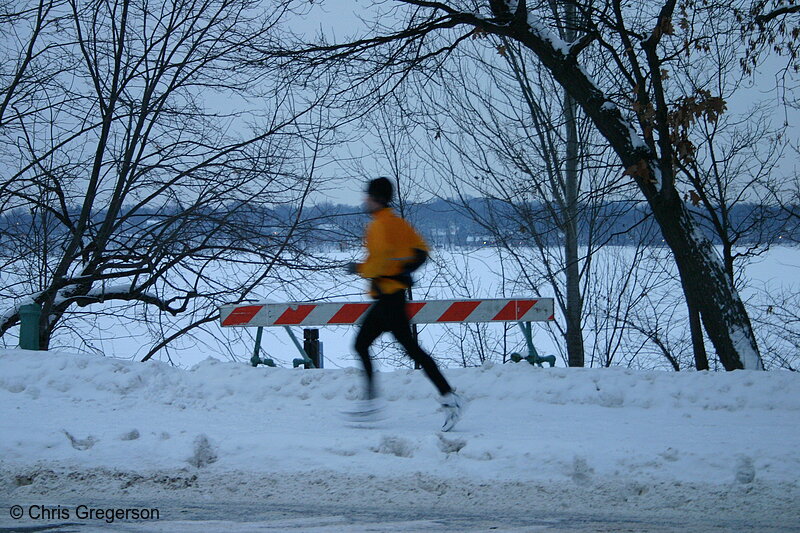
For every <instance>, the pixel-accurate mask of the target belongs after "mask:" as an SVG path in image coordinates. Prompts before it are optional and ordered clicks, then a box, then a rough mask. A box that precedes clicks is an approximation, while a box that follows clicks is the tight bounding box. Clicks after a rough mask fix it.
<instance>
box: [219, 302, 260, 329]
mask: <svg viewBox="0 0 800 533" xmlns="http://www.w3.org/2000/svg"><path fill="white" fill-rule="evenodd" d="M263 308H264V306H263V305H243V306H242V307H236V308H234V309H233V311H231V314H229V315H228V316H226V317H225V320H223V321H222V325H223V326H241V325H244V324H247V323H248V322H250V321H251V320H252V319H253V317H254V316H256V314H258V312H259V311H261V310H262V309H263Z"/></svg>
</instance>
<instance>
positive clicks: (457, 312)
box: [436, 301, 481, 322]
mask: <svg viewBox="0 0 800 533" xmlns="http://www.w3.org/2000/svg"><path fill="white" fill-rule="evenodd" d="M480 304H481V302H480V301H477V302H454V303H453V304H452V305H451V306H450V307H449V308H448V309H447V311H445V312H444V313H443V314H442V316H440V317H439V318H438V319H437V320H436V321H437V322H461V321H462V320H464V319H465V318H467V317H468V316H469V315H470V314H471V313H472V312H473V311H474V310H475V308H476V307H478V306H479V305H480Z"/></svg>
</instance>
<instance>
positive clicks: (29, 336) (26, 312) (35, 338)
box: [19, 303, 42, 350]
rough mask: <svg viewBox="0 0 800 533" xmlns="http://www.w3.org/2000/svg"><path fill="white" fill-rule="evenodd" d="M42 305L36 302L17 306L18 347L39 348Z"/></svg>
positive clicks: (24, 348) (26, 348)
mask: <svg viewBox="0 0 800 533" xmlns="http://www.w3.org/2000/svg"><path fill="white" fill-rule="evenodd" d="M41 317H42V307H41V306H40V305H39V304H37V303H32V304H25V305H22V306H20V308H19V323H20V326H19V347H20V348H22V349H23V350H38V349H39V321H40V319H41Z"/></svg>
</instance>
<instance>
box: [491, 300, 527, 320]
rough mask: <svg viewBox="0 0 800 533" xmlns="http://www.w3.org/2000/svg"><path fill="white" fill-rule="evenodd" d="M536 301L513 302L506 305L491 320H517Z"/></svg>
mask: <svg viewBox="0 0 800 533" xmlns="http://www.w3.org/2000/svg"><path fill="white" fill-rule="evenodd" d="M537 301H538V300H513V301H510V302H508V303H507V304H506V306H505V307H503V308H502V309H501V310H500V312H499V313H497V314H496V315H495V316H494V318H493V319H492V320H519V319H520V318H522V317H523V316H524V315H525V313H527V312H528V311H530V309H531V307H533V306H534V305H536V302H537Z"/></svg>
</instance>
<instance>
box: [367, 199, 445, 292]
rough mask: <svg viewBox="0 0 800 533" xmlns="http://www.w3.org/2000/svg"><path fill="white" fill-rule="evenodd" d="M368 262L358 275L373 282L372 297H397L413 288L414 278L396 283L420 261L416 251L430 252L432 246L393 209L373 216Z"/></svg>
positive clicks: (379, 211) (368, 237) (368, 243)
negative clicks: (407, 267)
mask: <svg viewBox="0 0 800 533" xmlns="http://www.w3.org/2000/svg"><path fill="white" fill-rule="evenodd" d="M364 246H366V248H367V259H366V260H365V261H364V262H363V263H359V264H358V265H356V271H357V272H358V274H359V275H360V276H361V277H363V278H367V279H371V280H372V286H371V288H370V294H371V295H372V296H373V297H377V296H380V295H381V294H394V293H396V292H398V291H401V290H404V289H407V288H409V287H410V286H411V285H410V283H409V281H410V278H407V279H406V280H404V279H396V278H391V277H387V276H399V275H400V274H402V273H403V272H404V271H405V268H406V266H407V265H408V264H409V263H412V262H414V260H415V259H416V258H417V256H416V252H415V250H422V251H424V252H426V253H427V252H428V250H429V248H428V244H427V243H426V242H425V240H424V239H423V238H422V237H420V235H419V234H418V233H417V232H416V231H415V230H414V228H413V227H411V224H409V223H408V222H406V221H405V220H404V219H402V218H400V217H399V216H397V213H395V212H394V210H392V209H391V208H389V207H386V208H383V209H380V210H378V211H375V212H374V213H372V222H370V224H369V226H367V231H366V234H365V237H364Z"/></svg>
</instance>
